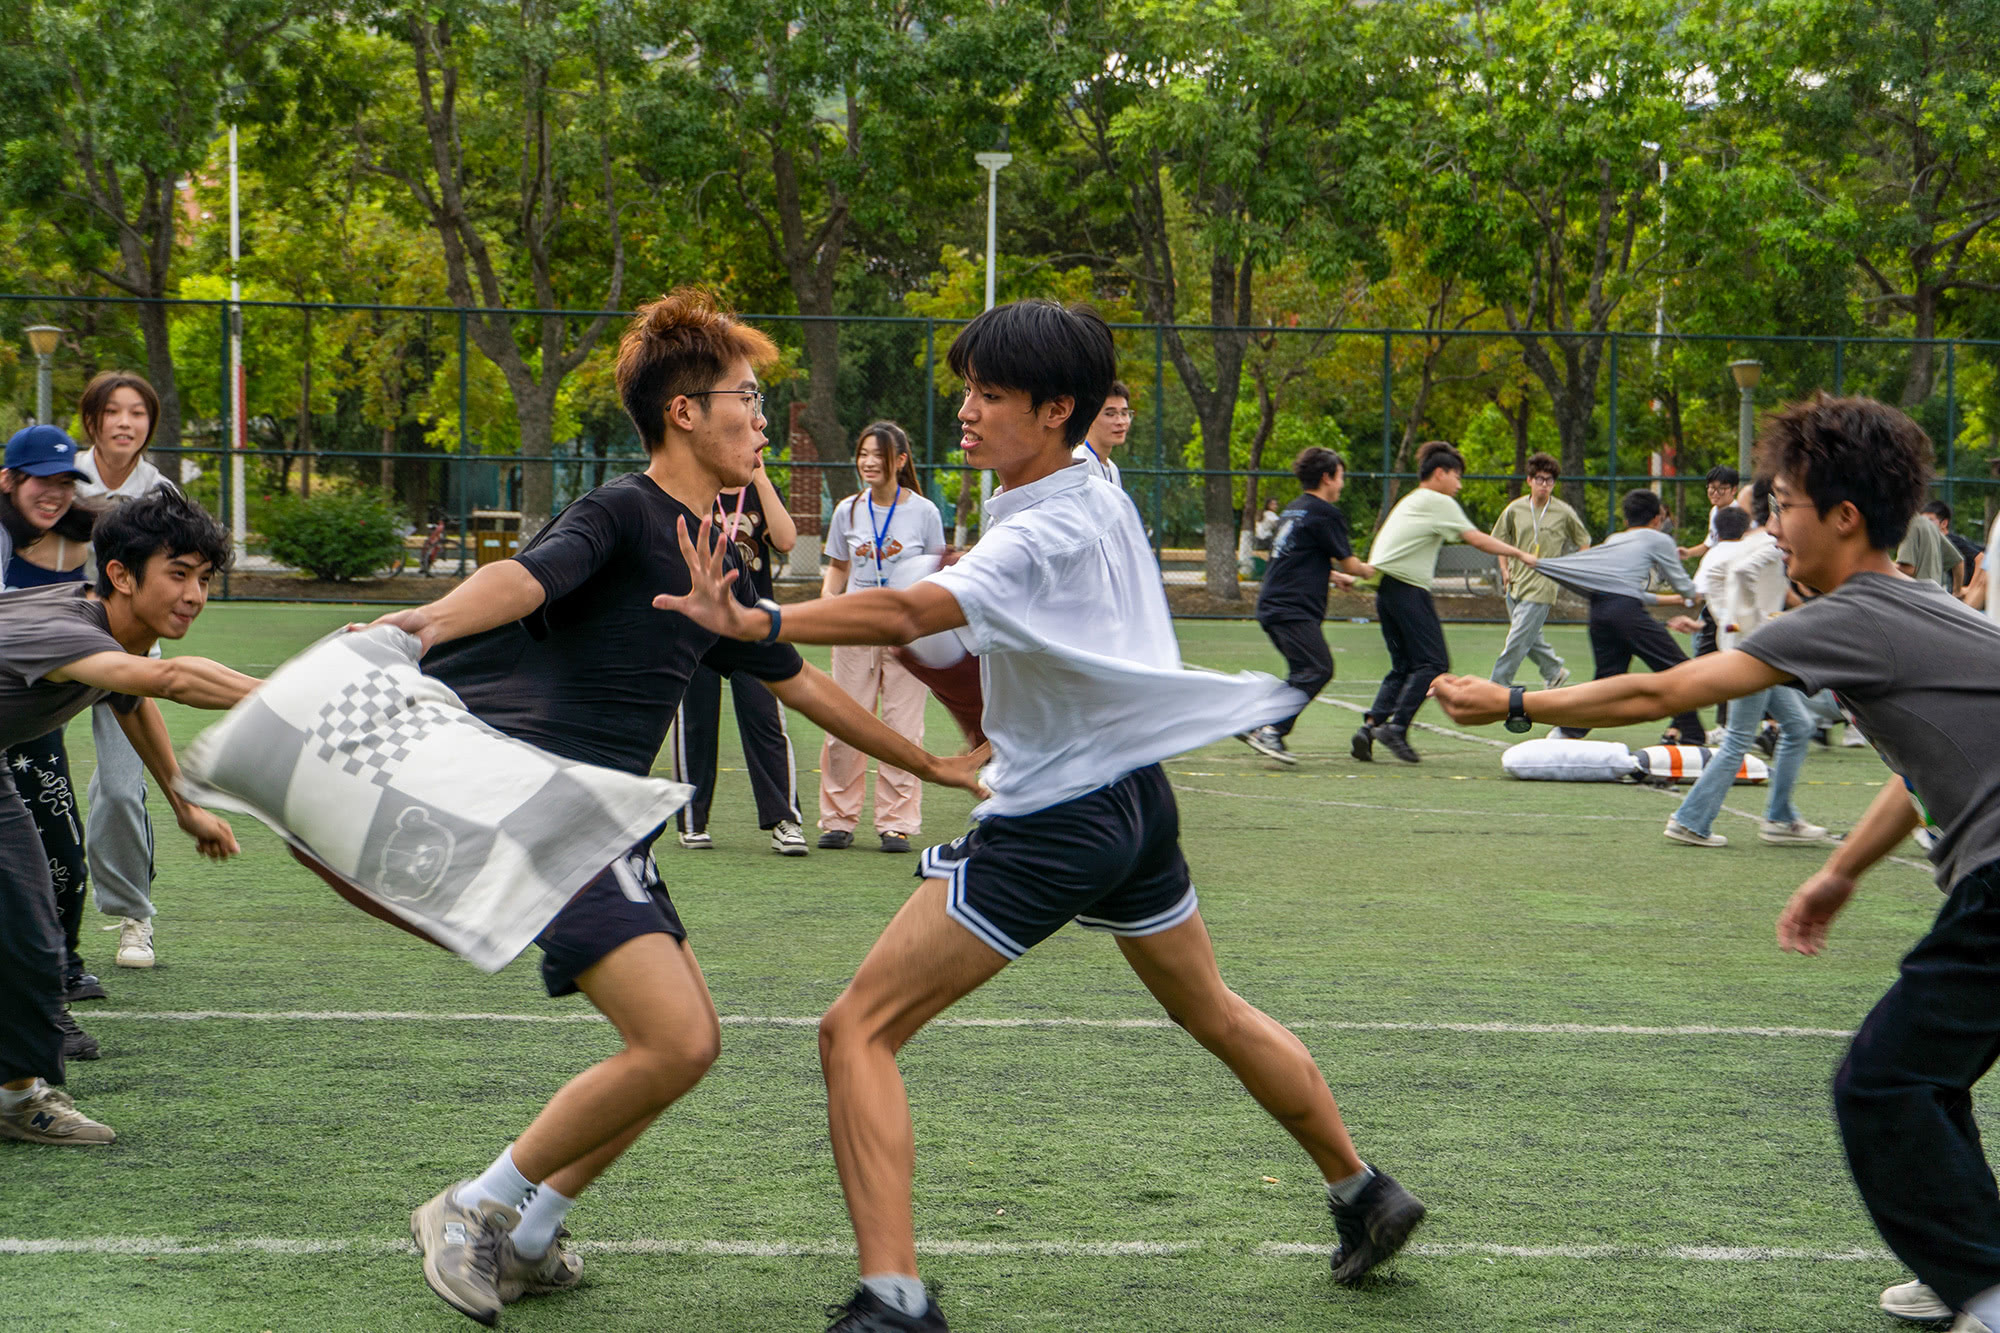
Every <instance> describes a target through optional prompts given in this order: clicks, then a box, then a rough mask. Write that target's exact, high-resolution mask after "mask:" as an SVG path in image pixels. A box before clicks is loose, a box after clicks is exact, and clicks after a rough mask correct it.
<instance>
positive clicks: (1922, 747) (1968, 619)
mask: <svg viewBox="0 0 2000 1333" xmlns="http://www.w3.org/2000/svg"><path fill="white" fill-rule="evenodd" d="M1737 647H1739V648H1741V649H1742V650H1743V651H1744V652H1746V653H1749V654H1750V655H1751V656H1752V657H1755V658H1756V659H1757V660H1759V661H1760V662H1767V663H1769V664H1770V665H1771V666H1774V667H1776V668H1777V669H1778V670H1780V671H1783V672H1785V673H1786V674H1788V675H1791V676H1795V677H1797V678H1798V681H1799V683H1800V684H1801V685H1803V686H1804V687H1805V688H1806V691H1807V692H1808V693H1811V692H1814V691H1817V690H1821V689H1832V690H1833V691H1834V692H1835V693H1836V694H1838V695H1839V696H1840V701H1841V702H1842V703H1844V704H1846V705H1847V707H1848V708H1849V709H1851V710H1853V713H1854V715H1855V717H1857V718H1859V719H1860V720H1861V729H1862V730H1863V731H1865V732H1866V733H1867V734H1868V739H1869V740H1871V741H1873V742H1874V743H1875V748H1876V749H1877V750H1879V751H1881V753H1882V758H1883V759H1884V760H1885V761H1887V763H1888V765H1889V767H1890V768H1892V769H1894V770H1895V771H1896V772H1897V773H1899V774H1901V775H1902V777H1903V778H1904V779H1905V780H1906V781H1908V782H1909V784H1910V786H1911V788H1912V789H1914V790H1915V792H1916V794H1917V798H1918V799H1919V800H1920V801H1921V802H1922V804H1923V808H1924V810H1925V811H1926V812H1927V813H1928V815H1929V817H1930V820H1931V822H1932V823H1934V824H1936V825H1937V827H1938V836H1937V840H1936V844H1935V845H1934V846H1933V847H1932V848H1931V862H1932V864H1934V865H1935V866H1936V867H1937V880H1938V884H1939V886H1940V887H1941V888H1944V889H1947V890H1949V889H1950V888H1951V886H1952V885H1954V884H1956V883H1957V882H1958V881H1959V880H1961V879H1963V878H1964V877H1965V876H1966V875H1968V874H1970V873H1971V872H1972V871H1974V870H1977V869H1979V867H1981V866H1983V865H1986V864H1987V863H1989V862H1992V861H2000V625H1995V624H1994V623H1993V622H1992V621H1990V620H1988V619H1986V618H1985V617H1984V616H1982V615H1980V614H1979V613H1978V612H1976V611H1974V610H1972V609H1971V608H1970V607H1968V606H1966V605H1965V603H1963V602H1961V601H1959V600H1958V599H1957V598H1956V597H1953V596H1952V595H1951V594H1949V593H1947V592H1945V591H1944V589H1942V588H1940V587H1938V586H1937V584H1935V583H1931V582H1929V581H1928V580H1925V579H1910V578H1903V577H1900V576H1898V577H1891V576H1889V575H1887V574H1856V575H1854V576H1853V577H1852V578H1850V579H1848V580H1847V582H1845V583H1843V584H1841V585H1840V587H1838V588H1836V589H1835V590H1834V591H1832V592H1830V593H1828V594H1827V595H1826V596H1824V597H1815V598H1814V599H1813V600H1812V601H1809V602H1807V603H1806V604H1805V605H1804V606H1801V607H1799V608H1798V609H1797V610H1795V611H1787V612H1786V613H1785V614H1783V615H1781V616H1778V617H1777V618H1776V619H1773V620H1769V621H1766V622H1765V623H1764V624H1762V625H1760V626H1758V628H1757V629H1756V630H1755V631H1753V632H1752V633H1751V634H1750V635H1749V636H1748V637H1746V638H1745V639H1744V640H1743V641H1742V642H1741V643H1740V644H1738V645H1737Z"/></svg>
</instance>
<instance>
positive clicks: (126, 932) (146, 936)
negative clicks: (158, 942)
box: [113, 916, 153, 967]
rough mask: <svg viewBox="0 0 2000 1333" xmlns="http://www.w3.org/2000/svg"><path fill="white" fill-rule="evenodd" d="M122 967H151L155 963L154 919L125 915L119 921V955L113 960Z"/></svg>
mask: <svg viewBox="0 0 2000 1333" xmlns="http://www.w3.org/2000/svg"><path fill="white" fill-rule="evenodd" d="M113 961H114V962H116V963H117V964H118V966H120V967H151V966H152V965H153V920H152V918H151V917H148V918H146V920H144V921H141V920H140V919H139V918H138V917H136V916H128V917H125V918H124V919H123V920H121V921H120V922H119V923H118V956H117V957H116V958H115V959H114V960H113Z"/></svg>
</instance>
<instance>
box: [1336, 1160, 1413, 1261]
mask: <svg viewBox="0 0 2000 1333" xmlns="http://www.w3.org/2000/svg"><path fill="white" fill-rule="evenodd" d="M1326 1206H1327V1207H1328V1209H1330V1210H1331V1211H1332V1213H1333V1229H1334V1230H1335V1231H1336V1232H1338V1233H1339V1234H1340V1247H1339V1248H1338V1249H1336V1250H1335V1251H1334V1252H1333V1280H1334V1281H1335V1282H1338V1283H1340V1284H1342V1285H1343V1286H1350V1285H1352V1284H1353V1283H1355V1282H1357V1281H1359V1280H1360V1278H1361V1276H1362V1274H1364V1273H1366V1272H1367V1271H1368V1270H1369V1269H1371V1268H1373V1267H1375V1266H1376V1265H1377V1264H1379V1263H1381V1262H1382V1261H1383V1260H1385V1259H1387V1258H1388V1257H1389V1256H1390V1255H1392V1254H1394V1253H1395V1252H1396V1251H1398V1250H1400V1249H1402V1248H1403V1242H1405V1241H1407V1240H1408V1239H1409V1238H1410V1233H1411V1232H1412V1231H1415V1230H1416V1229H1417V1223H1419V1222H1421V1221H1423V1220H1424V1214H1425V1212H1427V1211H1428V1210H1427V1209H1426V1208H1425V1207H1424V1204H1423V1200H1421V1199H1419V1198H1418V1197H1417V1196H1416V1195H1414V1194H1412V1193H1410V1192H1409V1191H1408V1190H1406V1189H1404V1188H1403V1187H1402V1186H1401V1185H1398V1184H1397V1183H1396V1178H1395V1177H1394V1176H1392V1175H1388V1174H1387V1173H1385V1172H1381V1171H1377V1172H1376V1173H1375V1178H1374V1179H1373V1180H1371V1181H1369V1182H1368V1183H1367V1184H1366V1185H1364V1186H1363V1187H1362V1189H1361V1193H1360V1194H1358V1195H1356V1196H1355V1198H1354V1201H1353V1202H1352V1203H1340V1202H1337V1201H1336V1200H1334V1199H1331V1198H1329V1199H1328V1200H1327V1202H1326Z"/></svg>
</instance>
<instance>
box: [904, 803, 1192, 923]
mask: <svg viewBox="0 0 2000 1333" xmlns="http://www.w3.org/2000/svg"><path fill="white" fill-rule="evenodd" d="M917 874H918V876H919V877H920V878H926V879H933V878H934V879H942V880H944V881H945V883H946V885H947V886H948V887H947V890H946V892H947V897H946V908H945V910H946V911H948V912H949V913H950V914H951V918H952V920H954V921H956V922H958V923H959V924H960V925H961V926H964V927H965V928H966V929H967V930H969V931H971V932H972V933H973V934H974V935H977V936H978V937H979V938H980V940H981V941H983V942H984V943H985V944H987V945H988V946H990V947H991V948H992V949H994V950H995V951H996V952H998V953H1000V954H1001V955H1003V956H1004V957H1007V958H1010V959H1011V958H1019V957H1020V956H1021V955H1022V954H1024V953H1026V952H1027V951H1028V950H1029V949H1032V948H1033V947H1034V946H1035V945H1037V944H1039V943H1041V942H1042V941H1043V940H1045V939H1047V938H1048V937H1049V936H1051V935H1053V934H1055V933H1056V931H1058V930H1060V929H1061V928H1062V925H1063V923H1064V922H1065V921H1071V920H1074V921H1075V922H1076V923H1077V924H1078V925H1080V926H1087V927H1089V928H1091V929H1092V930H1108V931H1110V932H1111V933H1112V934H1114V935H1155V934H1158V933H1159V932H1160V931H1163V930H1170V929H1172V928H1173V927H1175V926H1178V925H1179V924H1180V923H1181V922H1183V921H1185V920H1187V919H1188V918H1189V917H1191V916H1193V915H1194V912H1195V894H1194V882H1193V880H1192V879H1190V877H1189V875H1188V867H1187V860H1186V858H1184V857H1183V856H1182V855H1181V816H1180V810H1179V809H1178V808H1177V807H1176V806H1175V805H1174V792H1173V788H1172V787H1171V786H1169V785H1168V783H1167V775H1166V774H1165V773H1163V772H1162V771H1161V770H1160V766H1159V765H1158V764H1153V765H1150V766H1149V767H1146V768H1142V769H1139V770H1137V771H1136V772H1132V773H1127V774H1126V775H1125V776H1124V777H1122V778H1120V779H1118V781H1116V782H1114V783H1112V784H1111V785H1110V786H1108V787H1099V788H1098V789H1097V790H1096V791H1093V792H1087V793H1085V794H1084V795H1082V796H1079V797H1077V798H1076V799H1075V800H1073V801H1064V802H1063V803H1062V804H1061V805H1052V806H1050V807H1049V808H1048V809H1046V810H1037V811H1035V812H1034V813H1033V814H1026V815H995V816H993V817H991V818H989V819H985V820H982V821H981V822H980V823H979V824H978V825H977V826H976V827H975V828H974V829H973V830H972V831H971V832H970V833H968V834H966V835H965V836H964V837H962V838H960V839H959V840H958V841H957V842H951V843H946V844H945V845H944V846H942V847H932V848H930V849H929V850H927V851H926V852H925V853H924V855H923V859H922V861H921V862H920V863H919V865H918V868H917Z"/></svg>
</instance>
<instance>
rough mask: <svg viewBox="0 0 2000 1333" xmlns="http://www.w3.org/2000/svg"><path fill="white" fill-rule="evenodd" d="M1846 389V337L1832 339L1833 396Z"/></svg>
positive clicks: (1837, 395)
mask: <svg viewBox="0 0 2000 1333" xmlns="http://www.w3.org/2000/svg"><path fill="white" fill-rule="evenodd" d="M1846 389H1847V339H1845V338H1835V339H1834V340H1833V396H1834V397H1836V398H1838V397H1840V396H1841V394H1843V393H1845V392H1846Z"/></svg>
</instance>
